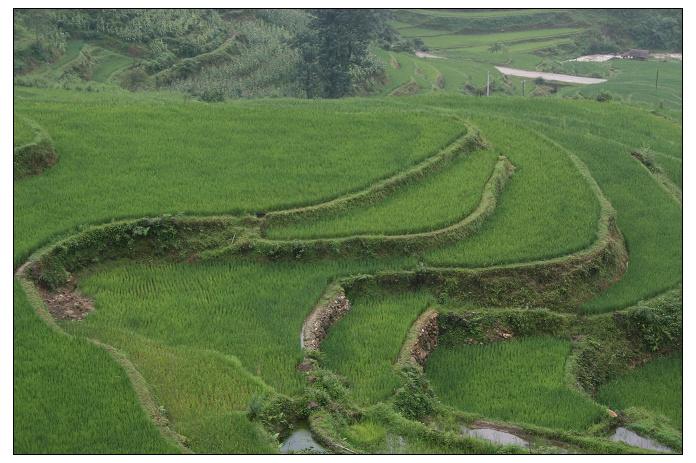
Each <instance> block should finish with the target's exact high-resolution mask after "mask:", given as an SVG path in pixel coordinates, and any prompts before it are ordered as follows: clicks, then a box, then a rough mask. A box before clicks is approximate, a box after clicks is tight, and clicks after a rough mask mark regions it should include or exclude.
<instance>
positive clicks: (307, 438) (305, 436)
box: [280, 428, 328, 453]
mask: <svg viewBox="0 0 696 463" xmlns="http://www.w3.org/2000/svg"><path fill="white" fill-rule="evenodd" d="M299 452H303V453H328V451H327V450H326V449H325V448H324V447H322V446H321V445H320V444H319V443H318V442H317V441H315V440H314V437H312V433H311V432H309V429H306V428H299V429H296V430H295V431H293V432H292V434H290V436H288V438H287V439H285V440H284V441H283V445H281V446H280V453H299Z"/></svg>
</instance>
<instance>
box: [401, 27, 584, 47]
mask: <svg viewBox="0 0 696 463" xmlns="http://www.w3.org/2000/svg"><path fill="white" fill-rule="evenodd" d="M581 31H582V29H577V28H558V29H535V30H528V31H515V32H501V33H496V34H452V35H439V36H433V37H428V36H425V37H423V41H424V42H425V44H426V45H427V46H428V47H430V48H434V49H439V48H443V49H448V48H466V47H477V46H483V45H485V46H490V45H493V44H494V43H503V44H509V45H507V46H508V47H511V46H512V45H513V44H519V43H520V42H529V43H528V44H527V46H528V47H533V46H534V44H535V42H537V41H543V40H548V39H551V38H555V37H567V36H569V35H572V34H577V33H578V32H581ZM402 34H403V32H402ZM406 36H408V35H406ZM414 36H417V35H414ZM541 47H543V45H542V46H541ZM541 47H539V48H541ZM531 49H532V50H533V49H535V48H531Z"/></svg>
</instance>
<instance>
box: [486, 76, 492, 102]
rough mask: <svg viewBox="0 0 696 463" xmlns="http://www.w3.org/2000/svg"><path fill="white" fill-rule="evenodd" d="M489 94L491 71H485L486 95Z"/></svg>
mask: <svg viewBox="0 0 696 463" xmlns="http://www.w3.org/2000/svg"><path fill="white" fill-rule="evenodd" d="M490 95H491V71H488V72H487V73H486V96H490Z"/></svg>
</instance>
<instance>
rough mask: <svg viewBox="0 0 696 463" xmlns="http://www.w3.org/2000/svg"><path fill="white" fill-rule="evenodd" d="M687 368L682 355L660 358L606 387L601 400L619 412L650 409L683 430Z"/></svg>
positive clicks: (601, 392)
mask: <svg viewBox="0 0 696 463" xmlns="http://www.w3.org/2000/svg"><path fill="white" fill-rule="evenodd" d="M683 368H684V367H683V362H682V356H681V355H673V356H669V357H659V358H657V359H655V360H652V361H650V362H648V363H646V364H645V365H643V366H641V367H639V368H636V369H635V370H633V371H631V372H630V373H628V374H626V375H623V376H621V377H619V378H616V379H615V380H613V381H611V382H609V383H607V384H605V385H604V386H602V388H601V389H600V390H599V393H598V394H597V400H598V401H600V402H601V403H605V404H607V405H609V406H610V407H612V408H614V409H616V410H626V409H627V408H630V407H640V408H645V409H648V410H650V411H652V412H654V413H657V414H660V415H663V416H666V417H667V418H668V419H669V420H670V421H671V423H672V425H673V426H674V427H675V428H678V429H681V428H682V423H683V415H682V397H683V396H682V393H683V392H682V371H683Z"/></svg>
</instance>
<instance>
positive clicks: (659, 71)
mask: <svg viewBox="0 0 696 463" xmlns="http://www.w3.org/2000/svg"><path fill="white" fill-rule="evenodd" d="M595 65H596V66H598V67H599V65H597V64H596V63H595ZM601 67H604V68H607V67H609V68H610V69H612V73H613V75H612V77H610V78H609V81H608V82H605V83H603V84H599V85H590V86H587V87H568V88H565V89H563V90H561V92H560V94H561V95H562V96H569V95H584V96H587V97H594V96H596V95H597V94H598V93H599V92H602V91H608V92H611V93H612V94H614V95H617V96H618V97H620V98H621V99H623V100H624V101H626V102H628V103H632V104H638V105H640V106H644V107H648V108H651V109H652V108H656V109H658V110H662V111H663V112H666V113H668V114H669V115H671V116H673V117H676V118H677V119H680V118H681V112H682V81H683V80H682V72H683V70H682V69H683V67H682V63H681V62H680V61H652V60H651V61H634V60H611V61H609V64H606V63H604V65H603V66H601ZM656 80H657V86H656V85H655V84H656V82H655V81H656Z"/></svg>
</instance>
